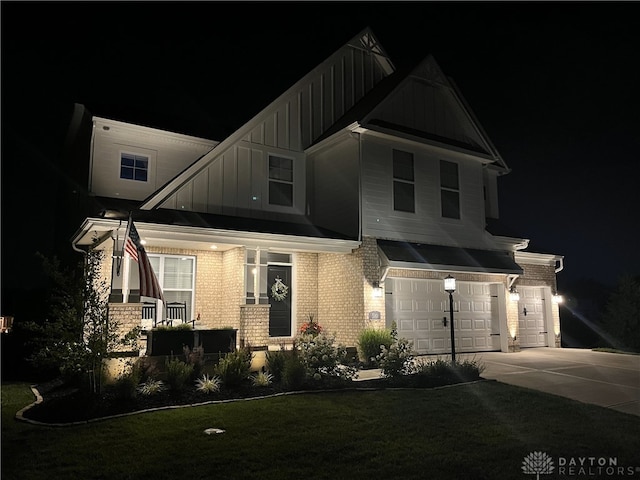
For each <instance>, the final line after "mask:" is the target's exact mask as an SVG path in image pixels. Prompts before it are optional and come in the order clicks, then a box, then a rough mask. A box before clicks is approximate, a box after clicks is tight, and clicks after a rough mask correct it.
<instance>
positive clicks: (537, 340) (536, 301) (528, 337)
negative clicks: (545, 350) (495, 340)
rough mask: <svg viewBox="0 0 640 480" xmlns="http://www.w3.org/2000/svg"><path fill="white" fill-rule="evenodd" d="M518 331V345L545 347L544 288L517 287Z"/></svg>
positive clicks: (546, 341) (546, 342) (523, 346)
mask: <svg viewBox="0 0 640 480" xmlns="http://www.w3.org/2000/svg"><path fill="white" fill-rule="evenodd" d="M518 291H519V293H520V300H519V301H518V332H519V335H520V347H522V348H526V347H546V346H547V345H548V340H547V339H548V335H547V333H548V332H547V327H546V325H547V323H546V321H545V311H546V309H545V299H544V290H543V289H542V288H541V287H519V288H518Z"/></svg>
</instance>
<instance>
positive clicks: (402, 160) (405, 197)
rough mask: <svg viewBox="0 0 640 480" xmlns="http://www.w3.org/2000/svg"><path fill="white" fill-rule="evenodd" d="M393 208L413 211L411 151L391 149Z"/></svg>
mask: <svg viewBox="0 0 640 480" xmlns="http://www.w3.org/2000/svg"><path fill="white" fill-rule="evenodd" d="M393 209H394V210H398V211H401V212H411V213H415V211H416V207H415V178H414V173H413V153H409V152H403V151H401V150H393Z"/></svg>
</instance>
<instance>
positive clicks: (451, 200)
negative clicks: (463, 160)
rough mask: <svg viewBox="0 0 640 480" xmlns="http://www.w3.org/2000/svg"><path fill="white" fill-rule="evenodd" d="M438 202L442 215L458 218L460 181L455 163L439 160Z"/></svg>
mask: <svg viewBox="0 0 640 480" xmlns="http://www.w3.org/2000/svg"><path fill="white" fill-rule="evenodd" d="M440 203H441V209H442V216H443V217H445V218H458V219H459V218H460V182H459V180H458V164H457V163H454V162H447V161H446V160H440Z"/></svg>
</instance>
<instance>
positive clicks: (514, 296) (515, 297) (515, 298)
mask: <svg viewBox="0 0 640 480" xmlns="http://www.w3.org/2000/svg"><path fill="white" fill-rule="evenodd" d="M509 300H511V301H512V302H519V301H520V294H519V293H518V290H516V289H515V287H511V289H510V290H509Z"/></svg>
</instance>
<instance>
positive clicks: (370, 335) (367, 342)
mask: <svg viewBox="0 0 640 480" xmlns="http://www.w3.org/2000/svg"><path fill="white" fill-rule="evenodd" d="M392 343H393V336H392V335H391V330H388V329H386V328H384V329H379V328H365V329H364V330H362V331H361V332H360V335H358V342H357V348H358V358H359V360H360V361H361V362H362V363H363V365H364V366H365V367H368V368H375V367H378V359H377V357H378V355H380V353H381V352H382V346H385V347H386V348H387V349H388V348H389V347H391V344H392Z"/></svg>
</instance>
